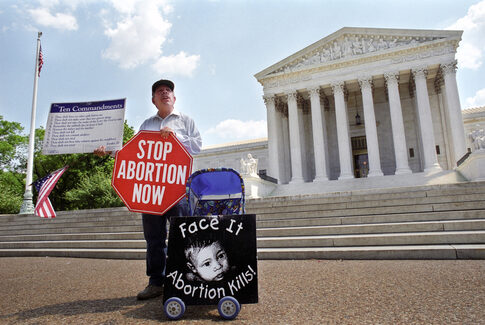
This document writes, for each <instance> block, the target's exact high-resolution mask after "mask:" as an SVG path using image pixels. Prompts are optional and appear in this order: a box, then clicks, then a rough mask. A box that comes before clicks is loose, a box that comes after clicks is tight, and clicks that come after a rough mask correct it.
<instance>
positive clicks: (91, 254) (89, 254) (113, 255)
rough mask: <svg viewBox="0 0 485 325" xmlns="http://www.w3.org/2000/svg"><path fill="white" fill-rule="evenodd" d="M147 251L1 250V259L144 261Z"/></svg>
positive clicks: (139, 249)
mask: <svg viewBox="0 0 485 325" xmlns="http://www.w3.org/2000/svg"><path fill="white" fill-rule="evenodd" d="M145 255H146V253H145V249H144V248H143V249H141V248H138V249H84V248H83V249H74V248H71V249H66V248H49V249H47V248H32V249H0V257H35V256H37V257H38V256H42V257H44V256H49V257H76V258H103V259H129V260H144V259H145Z"/></svg>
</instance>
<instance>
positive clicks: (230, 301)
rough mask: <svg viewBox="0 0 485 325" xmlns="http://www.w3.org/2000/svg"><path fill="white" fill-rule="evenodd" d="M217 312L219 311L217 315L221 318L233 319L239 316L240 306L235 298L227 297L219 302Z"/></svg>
mask: <svg viewBox="0 0 485 325" xmlns="http://www.w3.org/2000/svg"><path fill="white" fill-rule="evenodd" d="M217 310H218V311H219V315H221V317H222V318H224V319H234V318H236V317H237V315H238V314H239V311H240V310H241V305H240V304H239V302H238V301H237V300H236V299H235V298H233V297H230V296H227V297H224V298H222V299H221V300H219V304H218V305H217Z"/></svg>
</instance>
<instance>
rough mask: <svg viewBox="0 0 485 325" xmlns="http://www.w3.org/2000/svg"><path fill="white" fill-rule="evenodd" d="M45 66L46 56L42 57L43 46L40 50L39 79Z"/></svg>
mask: <svg viewBox="0 0 485 325" xmlns="http://www.w3.org/2000/svg"><path fill="white" fill-rule="evenodd" d="M43 65H44V56H43V55H42V45H41V46H40V49H39V77H40V70H41V69H42V66H43Z"/></svg>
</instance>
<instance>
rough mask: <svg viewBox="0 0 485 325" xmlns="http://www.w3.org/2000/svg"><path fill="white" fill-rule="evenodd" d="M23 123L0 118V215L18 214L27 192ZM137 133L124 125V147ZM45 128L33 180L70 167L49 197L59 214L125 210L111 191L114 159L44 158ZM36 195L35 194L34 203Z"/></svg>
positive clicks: (87, 156)
mask: <svg viewBox="0 0 485 325" xmlns="http://www.w3.org/2000/svg"><path fill="white" fill-rule="evenodd" d="M22 130H23V128H22V127H21V126H20V123H17V122H8V121H5V120H3V117H1V116H0V140H1V142H0V167H1V168H0V188H1V189H2V195H0V214H2V213H18V212H19V209H20V206H21V204H22V201H23V194H24V189H25V170H26V164H27V157H26V153H27V147H26V145H27V142H28V137H27V136H23V135H21V132H22ZM134 133H135V131H134V129H133V128H132V127H130V126H129V125H128V123H127V122H126V121H125V122H124V129H123V143H126V142H127V141H128V140H129V139H131V138H132V137H133V135H134ZM44 135H45V130H44V128H42V127H41V128H38V129H36V130H35V146H34V165H33V179H34V181H35V180H37V179H40V178H42V177H44V176H46V175H48V174H49V173H51V172H53V171H54V170H56V169H59V168H62V167H64V166H65V165H69V166H70V167H69V169H67V171H66V172H65V173H64V174H63V176H62V177H61V178H60V179H59V181H58V182H57V184H56V186H55V187H54V189H53V190H52V192H51V194H50V195H49V199H50V201H51V202H52V205H53V206H54V209H55V210H57V211H63V210H78V209H94V208H104V207H113V206H123V203H122V201H121V200H120V199H119V197H118V196H117V194H116V192H115V191H114V190H113V188H112V187H111V174H112V172H113V165H114V159H113V158H111V157H109V156H106V157H104V158H100V157H97V156H95V155H93V154H90V153H87V154H69V155H43V154H42V152H41V151H42V144H43V140H44ZM36 197H37V193H36V191H35V190H34V202H35V200H36Z"/></svg>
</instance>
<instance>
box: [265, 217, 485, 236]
mask: <svg viewBox="0 0 485 325" xmlns="http://www.w3.org/2000/svg"><path fill="white" fill-rule="evenodd" d="M458 230H485V219H482V220H480V219H477V220H448V221H429V222H396V223H376V224H365V225H362V224H356V225H335V226H302V227H278V228H264V229H257V236H258V238H261V237H283V236H317V235H343V234H378V233H403V232H431V231H458Z"/></svg>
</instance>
